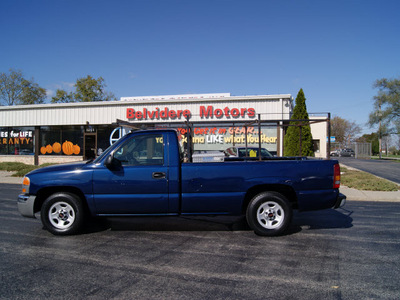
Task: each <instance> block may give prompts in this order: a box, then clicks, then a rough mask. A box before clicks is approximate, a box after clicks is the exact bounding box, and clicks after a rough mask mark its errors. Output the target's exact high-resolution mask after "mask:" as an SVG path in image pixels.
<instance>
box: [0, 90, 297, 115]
mask: <svg viewBox="0 0 400 300" xmlns="http://www.w3.org/2000/svg"><path fill="white" fill-rule="evenodd" d="M124 98H127V97H124ZM280 99H290V100H293V98H292V95H291V94H276V95H250V96H230V97H221V98H186V99H185V98H182V99H156V100H132V101H129V100H123V101H121V100H117V101H94V102H73V103H46V104H30V105H14V106H0V110H3V111H6V110H33V109H47V108H51V109H54V108H64V107H68V108H69V107H91V106H126V105H145V104H162V103H166V104H167V103H182V102H184V103H196V102H228V101H257V100H280Z"/></svg>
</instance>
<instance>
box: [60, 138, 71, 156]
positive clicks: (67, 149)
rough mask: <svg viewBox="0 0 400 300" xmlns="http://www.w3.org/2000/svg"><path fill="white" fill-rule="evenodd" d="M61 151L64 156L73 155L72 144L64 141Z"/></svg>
mask: <svg viewBox="0 0 400 300" xmlns="http://www.w3.org/2000/svg"><path fill="white" fill-rule="evenodd" d="M62 150H63V152H64V154H66V155H71V154H72V153H73V150H74V144H72V143H71V142H69V141H65V142H64V143H63V144H62Z"/></svg>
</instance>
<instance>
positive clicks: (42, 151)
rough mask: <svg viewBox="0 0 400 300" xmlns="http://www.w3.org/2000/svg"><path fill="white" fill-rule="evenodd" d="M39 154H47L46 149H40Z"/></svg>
mask: <svg viewBox="0 0 400 300" xmlns="http://www.w3.org/2000/svg"><path fill="white" fill-rule="evenodd" d="M40 153H42V154H43V155H44V154H46V153H47V149H46V147H41V148H40Z"/></svg>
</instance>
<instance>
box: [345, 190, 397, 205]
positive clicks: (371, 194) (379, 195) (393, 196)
mask: <svg viewBox="0 0 400 300" xmlns="http://www.w3.org/2000/svg"><path fill="white" fill-rule="evenodd" d="M340 192H341V193H342V194H345V195H346V197H347V201H352V200H354V201H382V202H397V201H398V202H400V191H396V192H375V191H359V190H356V189H352V188H349V187H347V186H341V187H340Z"/></svg>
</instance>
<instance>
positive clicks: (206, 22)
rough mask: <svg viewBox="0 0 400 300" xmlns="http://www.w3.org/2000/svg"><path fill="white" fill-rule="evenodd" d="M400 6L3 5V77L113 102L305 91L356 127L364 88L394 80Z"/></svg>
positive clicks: (144, 1)
mask: <svg viewBox="0 0 400 300" xmlns="http://www.w3.org/2000/svg"><path fill="white" fill-rule="evenodd" d="M399 12H400V1H386V0H380V1H369V0H362V1H361V0H360V1H340V0H339V1H322V0H316V1H301V0H296V1H295V0H292V1H283V0H281V1H270V0H259V1H258V0H247V1H244V0H241V1H236V0H232V1H230V0H212V1H211V0H198V1H195V0H180V1H178V0H175V1H172V0H158V1H155V0H141V1H139V0H131V1H125V0H118V1H102V0H96V1H85V0H80V1H74V0H68V1H66V0H52V1H41V0H35V1H32V0H27V1H20V0H14V1H11V0H2V1H0V28H1V29H2V30H1V38H0V53H1V59H0V72H7V71H8V70H9V69H10V68H14V69H20V70H22V72H23V73H24V75H25V76H26V77H27V78H32V77H33V78H34V81H35V82H36V83H38V84H39V85H40V86H42V87H44V88H46V89H47V90H48V93H49V95H51V94H52V93H54V92H55V90H56V89H57V88H63V89H66V90H68V89H71V86H72V85H73V84H74V83H75V82H76V79H77V78H81V77H85V76H87V75H91V76H93V77H96V78H97V77H99V76H102V77H103V78H104V79H105V83H106V84H107V90H108V91H110V92H113V93H114V94H115V96H116V97H117V98H120V97H128V96H148V95H166V94H186V93H218V92H229V93H231V94H232V95H233V96H236V95H262V94H280V93H282V94H292V95H293V97H294V98H295V97H296V95H297V93H298V91H299V89H300V88H303V90H304V93H305V95H306V98H307V101H306V104H307V109H308V112H309V113H312V112H331V113H332V116H339V117H342V118H345V119H348V120H351V121H354V122H356V123H358V124H359V125H360V126H362V127H363V133H369V132H371V131H372V129H369V128H368V127H367V126H366V125H365V123H366V122H367V120H368V114H369V113H370V112H371V111H372V109H373V106H372V103H373V96H374V95H376V94H377V90H376V89H373V87H372V85H373V83H374V81H375V80H376V79H379V78H383V77H386V78H396V77H399V76H400V68H399V67H400V55H399V53H400V38H399V33H400V18H399Z"/></svg>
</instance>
